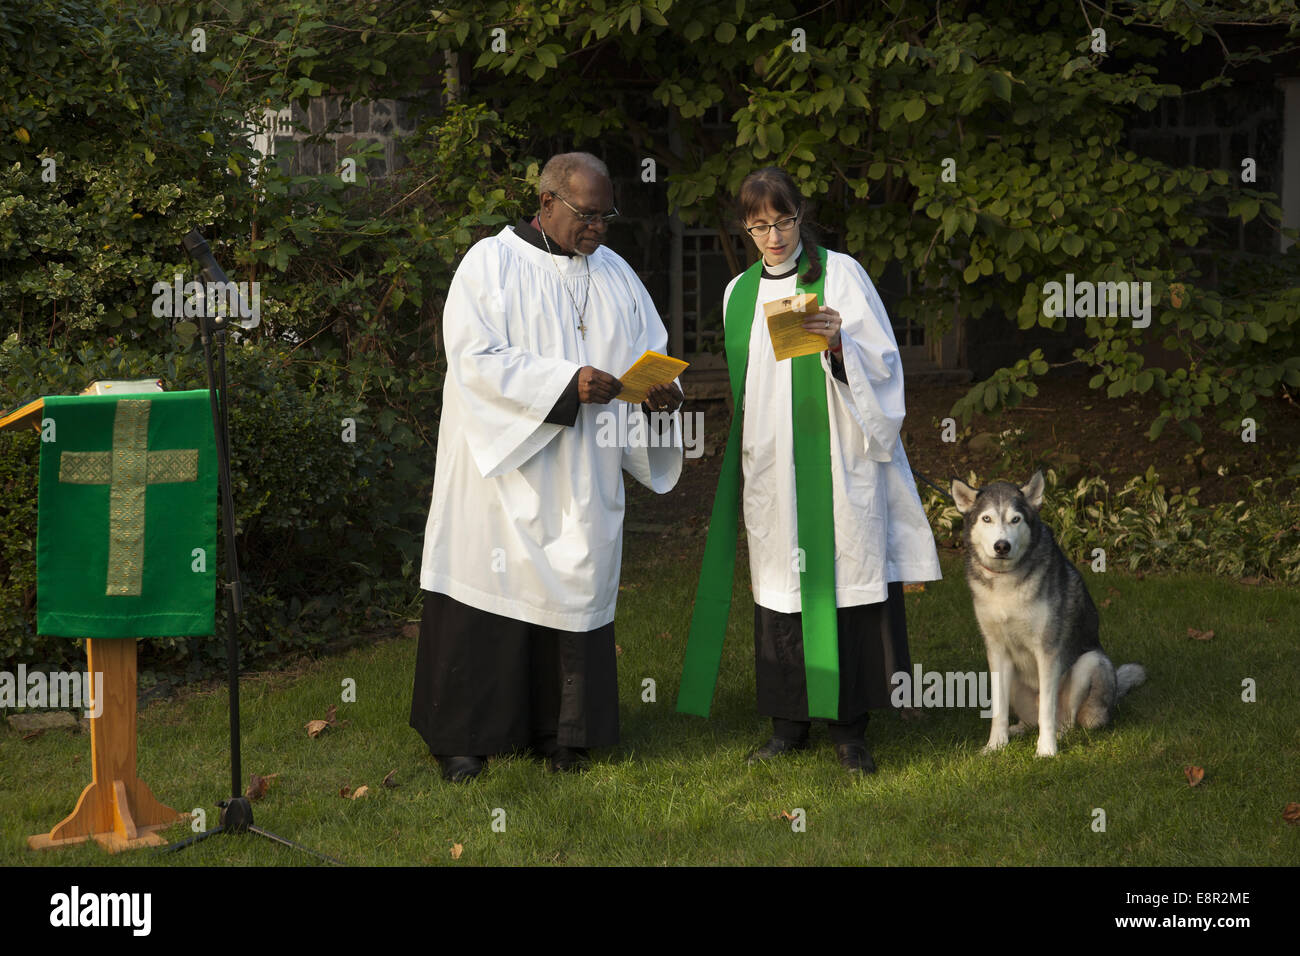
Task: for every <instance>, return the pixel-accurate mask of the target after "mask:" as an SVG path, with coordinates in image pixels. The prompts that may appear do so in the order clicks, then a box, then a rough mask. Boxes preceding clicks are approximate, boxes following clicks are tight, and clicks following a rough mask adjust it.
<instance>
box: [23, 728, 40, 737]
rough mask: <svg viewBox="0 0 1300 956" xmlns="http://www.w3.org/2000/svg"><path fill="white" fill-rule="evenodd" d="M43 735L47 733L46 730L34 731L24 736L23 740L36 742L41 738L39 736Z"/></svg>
mask: <svg viewBox="0 0 1300 956" xmlns="http://www.w3.org/2000/svg"><path fill="white" fill-rule="evenodd" d="M43 733H45V729H44V728H42V729H40V730H33V731H32V732H31V733H30V734H26V735H24V737H23V740H35V739H36V738H37V737H39V736H40V735H41V734H43Z"/></svg>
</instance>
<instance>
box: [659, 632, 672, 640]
mask: <svg viewBox="0 0 1300 956" xmlns="http://www.w3.org/2000/svg"><path fill="white" fill-rule="evenodd" d="M655 637H657V638H659V640H661V641H671V640H672V639H673V636H672V634H670V633H669V632H668V631H660V632H659V633H658V634H656V635H655Z"/></svg>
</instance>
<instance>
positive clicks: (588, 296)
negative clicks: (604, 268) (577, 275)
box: [537, 220, 591, 340]
mask: <svg viewBox="0 0 1300 956" xmlns="http://www.w3.org/2000/svg"><path fill="white" fill-rule="evenodd" d="M537 225H538V227H539V228H538V230H537V231H538V232H540V233H541V234H542V242H544V243H546V251H547V252H548V253H550V254H551V255H552V256H554V255H555V253H553V252H551V241H550V240H549V239H547V238H546V230H545V229H542V228H540V227H541V225H542V223H541V220H538V223H537ZM582 262H583V265H585V266H586V267H587V292H586V294H585V295H584V296H583V297H582V308H581V309H579V308H578V300H577V298H576V297H575V296H574V294H573V293H572V292H570V291H569V284H568V283H567V282H565V281H564V273H563V272H560V266H559V264H558V263H556V261H555V260H554V259H552V260H551V265H553V266H555V271H556V273H558V274H559V276H560V285H562V286H564V291H565V294H566V295H568V297H569V301H570V302H572V303H573V309H574V311H575V312H577V313H578V331H579V332H581V333H582V337H583V339H584V340H585V339H586V338H587V327H586V326H585V325H583V324H582V319H583V317H584V316H585V315H586V314H587V303H588V302H590V301H591V262H590V261H588V259H587V257H586V256H583V257H582Z"/></svg>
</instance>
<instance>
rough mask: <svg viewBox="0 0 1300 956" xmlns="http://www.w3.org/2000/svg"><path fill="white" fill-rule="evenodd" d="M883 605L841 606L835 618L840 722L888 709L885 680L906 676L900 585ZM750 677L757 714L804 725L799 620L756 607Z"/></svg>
mask: <svg viewBox="0 0 1300 956" xmlns="http://www.w3.org/2000/svg"><path fill="white" fill-rule="evenodd" d="M887 593H888V596H887V598H886V600H884V601H881V602H880V603H878V604H861V605H858V606H856V607H842V608H840V609H839V610H838V612H837V614H836V625H837V627H838V630H839V655H840V663H839V669H840V712H839V722H840V723H854V722H857V721H860V720H862V719H863V718H865V717H866V716H867V712H868V711H869V710H873V709H878V708H882V707H892V706H893V705H892V704H891V703H890V699H889V697H890V692H891V690H892V688H891V686H890V683H889V679H890V677H891V676H892V675H893V674H894V673H895V672H897V671H906V672H910V671H911V669H912V662H911V657H910V655H909V654H908V649H907V617H906V608H905V606H904V604H903V585H902V584H901V583H900V582H898V581H891V582H889V585H888V592H887ZM754 677H755V683H756V686H757V691H758V712H759V713H760V714H761V715H763V716H764V717H775V718H777V719H780V720H786V721H807V720H808V684H807V678H806V676H805V672H804V658H803V616H802V615H801V614H799V613H794V614H783V613H781V612H779V611H773V610H771V609H769V608H765V607H761V606H755V608H754Z"/></svg>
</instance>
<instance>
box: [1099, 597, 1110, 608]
mask: <svg viewBox="0 0 1300 956" xmlns="http://www.w3.org/2000/svg"><path fill="white" fill-rule="evenodd" d="M1097 607H1100V608H1108V607H1110V598H1106V600H1104V601H1102V602H1101V603H1100V604H1098V605H1097Z"/></svg>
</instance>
